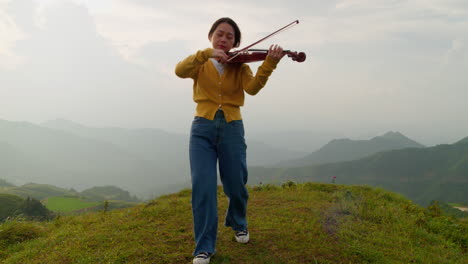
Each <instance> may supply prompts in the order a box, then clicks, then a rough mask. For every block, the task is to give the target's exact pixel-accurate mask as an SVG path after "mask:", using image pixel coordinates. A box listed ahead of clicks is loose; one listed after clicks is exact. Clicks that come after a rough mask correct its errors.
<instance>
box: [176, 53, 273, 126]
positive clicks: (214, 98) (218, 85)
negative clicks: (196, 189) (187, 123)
mask: <svg viewBox="0 0 468 264" xmlns="http://www.w3.org/2000/svg"><path fill="white" fill-rule="evenodd" d="M212 54H213V49H212V48H208V49H205V50H199V51H197V52H196V53H195V54H193V55H191V56H189V57H187V58H186V59H184V60H182V61H181V62H179V63H178V64H177V66H176V68H175V73H176V75H177V76H179V77H180V78H192V79H193V100H194V101H195V102H196V103H197V108H196V113H195V116H200V117H203V118H206V119H210V120H213V119H214V116H215V114H216V111H217V110H218V109H222V110H223V111H224V116H225V118H226V121H227V122H231V121H232V120H242V115H241V112H240V107H241V106H243V105H244V91H245V92H247V93H248V94H250V95H255V94H257V93H258V92H259V91H260V89H262V88H263V87H264V86H265V84H266V82H267V81H268V77H269V76H270V75H271V73H272V72H273V70H274V69H275V68H276V65H277V64H278V62H279V59H275V58H272V57H270V56H267V58H266V59H265V61H264V62H263V63H262V65H261V66H260V67H258V70H257V74H256V75H255V76H253V74H252V70H251V69H250V67H249V66H248V65H247V64H245V63H243V64H240V65H235V64H226V65H225V67H224V73H223V74H222V75H220V74H219V73H218V70H216V67H215V66H214V64H213V63H212V62H211V60H210V58H211V56H212Z"/></svg>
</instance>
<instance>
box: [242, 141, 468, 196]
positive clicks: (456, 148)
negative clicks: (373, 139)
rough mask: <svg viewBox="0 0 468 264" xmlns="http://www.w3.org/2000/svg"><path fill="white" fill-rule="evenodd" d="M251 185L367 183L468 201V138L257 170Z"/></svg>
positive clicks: (415, 193) (403, 191)
mask: <svg viewBox="0 0 468 264" xmlns="http://www.w3.org/2000/svg"><path fill="white" fill-rule="evenodd" d="M249 177H250V181H251V183H271V182H272V183H281V182H285V181H288V180H293V181H299V182H304V181H316V182H328V183H330V182H336V183H340V184H367V185H373V186H381V187H383V188H385V189H388V190H392V191H396V192H399V193H402V194H404V195H406V196H407V197H408V198H410V199H412V200H414V201H416V202H418V203H420V204H428V203H429V202H430V201H431V200H439V201H445V202H460V203H467V202H468V192H467V191H466V190H468V138H464V139H462V140H460V141H458V142H457V143H454V144H443V145H437V146H434V147H427V148H421V147H414V148H405V149H398V150H390V151H383V152H378V153H375V154H373V155H370V156H367V157H364V158H361V159H357V160H352V161H345V162H336V163H326V164H317V165H309V166H302V167H292V168H266V167H252V168H250V170H249Z"/></svg>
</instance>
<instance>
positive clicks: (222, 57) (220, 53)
mask: <svg viewBox="0 0 468 264" xmlns="http://www.w3.org/2000/svg"><path fill="white" fill-rule="evenodd" d="M212 57H213V58H215V59H216V60H217V61H218V62H220V63H226V61H227V59H228V55H227V54H226V52H224V50H220V49H214V50H213V55H212Z"/></svg>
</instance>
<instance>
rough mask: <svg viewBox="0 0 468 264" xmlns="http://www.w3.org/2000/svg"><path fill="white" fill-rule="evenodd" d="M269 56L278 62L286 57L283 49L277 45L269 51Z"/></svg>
mask: <svg viewBox="0 0 468 264" xmlns="http://www.w3.org/2000/svg"><path fill="white" fill-rule="evenodd" d="M268 56H270V57H272V58H274V59H277V60H281V58H283V56H284V54H283V48H282V47H281V46H279V45H277V44H275V45H271V46H270V49H269V50H268Z"/></svg>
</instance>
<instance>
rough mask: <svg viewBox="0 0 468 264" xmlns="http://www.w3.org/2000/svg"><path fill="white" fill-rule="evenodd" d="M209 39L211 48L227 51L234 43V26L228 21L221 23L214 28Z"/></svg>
mask: <svg viewBox="0 0 468 264" xmlns="http://www.w3.org/2000/svg"><path fill="white" fill-rule="evenodd" d="M210 40H211V44H212V45H213V49H221V50H224V52H226V53H227V52H229V51H230V50H231V49H232V46H233V45H234V40H235V35H234V28H233V27H232V26H231V25H229V24H228V23H221V24H219V25H218V27H217V28H216V29H215V31H214V32H213V35H211V39H210Z"/></svg>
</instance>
